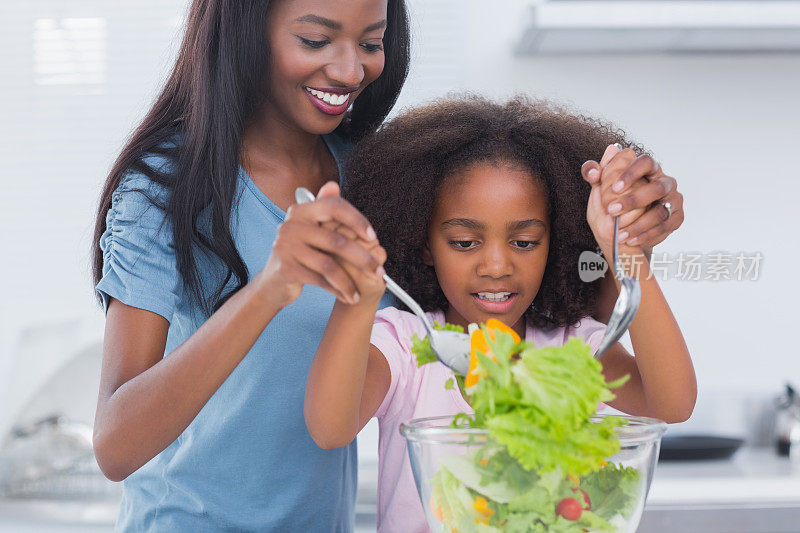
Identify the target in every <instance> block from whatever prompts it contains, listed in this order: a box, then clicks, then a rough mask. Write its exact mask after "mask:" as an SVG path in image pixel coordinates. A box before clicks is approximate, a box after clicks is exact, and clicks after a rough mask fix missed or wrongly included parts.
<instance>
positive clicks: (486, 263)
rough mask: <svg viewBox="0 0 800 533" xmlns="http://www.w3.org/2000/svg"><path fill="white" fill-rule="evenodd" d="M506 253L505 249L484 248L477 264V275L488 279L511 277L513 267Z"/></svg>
mask: <svg viewBox="0 0 800 533" xmlns="http://www.w3.org/2000/svg"><path fill="white" fill-rule="evenodd" d="M508 252H509V251H508V250H507V249H505V247H501V246H488V245H487V246H485V247H484V249H483V254H482V255H481V257H480V260H479V262H478V268H477V274H478V275H479V276H487V277H490V278H502V277H504V276H509V275H511V273H512V272H513V271H514V265H513V263H512V261H511V258H510V257H509V253H508Z"/></svg>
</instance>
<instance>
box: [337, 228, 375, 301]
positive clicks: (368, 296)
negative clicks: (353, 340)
mask: <svg viewBox="0 0 800 533" xmlns="http://www.w3.org/2000/svg"><path fill="white" fill-rule="evenodd" d="M323 227H326V228H328V229H331V230H334V231H338V232H339V233H341V234H342V235H344V236H345V237H347V238H348V239H350V240H351V241H353V242H356V243H358V244H359V245H360V246H363V247H364V249H365V250H367V251H368V252H369V253H370V254H371V255H372V257H373V258H374V259H375V260H376V261H377V262H378V263H379V264H380V265H381V266H379V267H378V270H377V271H376V272H374V273H364V272H362V271H361V270H359V269H358V267H356V265H353V264H352V263H350V262H348V261H346V260H344V259H342V258H338V259H337V261H338V262H339V264H340V265H341V266H342V268H344V270H345V272H347V274H348V275H349V276H350V277H351V278H352V280H353V281H354V282H355V284H356V289H357V290H358V294H359V295H360V296H361V298H360V300H359V301H358V302H357V303H355V304H351V305H359V306H364V307H368V308H371V309H376V308H377V305H378V302H379V301H380V299H381V297H382V296H383V293H384V292H386V283H385V282H384V281H383V274H384V270H383V263H385V262H386V250H384V249H383V247H382V246H381V245H380V244H379V243H378V241H377V240H375V241H370V242H366V241H364V240H363V239H359V238H358V235H356V233H355V232H354V231H353V230H352V229H350V228H348V227H347V226H344V225H342V224H340V223H338V222H336V221H330V222H326V223H324V224H323Z"/></svg>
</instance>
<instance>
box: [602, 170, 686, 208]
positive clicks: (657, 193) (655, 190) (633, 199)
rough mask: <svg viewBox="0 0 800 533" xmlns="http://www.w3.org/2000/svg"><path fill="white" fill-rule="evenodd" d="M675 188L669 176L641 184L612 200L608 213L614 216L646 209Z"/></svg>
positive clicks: (675, 184)
mask: <svg viewBox="0 0 800 533" xmlns="http://www.w3.org/2000/svg"><path fill="white" fill-rule="evenodd" d="M676 188H677V182H676V181H675V178H671V177H669V176H662V177H660V178H658V179H657V180H655V181H653V182H650V183H644V182H642V185H641V186H638V187H635V188H633V189H631V190H630V192H629V193H628V194H625V195H623V196H621V197H618V198H616V199H615V200H613V201H612V202H611V203H610V204H609V205H608V212H609V214H611V215H615V216H616V215H620V214H622V213H627V212H629V211H633V210H635V209H640V208H646V207H648V206H650V204H652V203H653V202H657V201H659V200H661V199H662V198H665V197H666V196H667V195H668V194H669V193H671V192H672V191H674V190H675V189H676Z"/></svg>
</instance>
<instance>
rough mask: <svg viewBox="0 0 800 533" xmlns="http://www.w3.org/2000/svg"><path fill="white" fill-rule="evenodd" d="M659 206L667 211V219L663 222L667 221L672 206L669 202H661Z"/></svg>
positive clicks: (670, 214)
mask: <svg viewBox="0 0 800 533" xmlns="http://www.w3.org/2000/svg"><path fill="white" fill-rule="evenodd" d="M661 205H663V206H664V208H665V209H666V210H667V218H665V219H664V220H669V217H671V216H672V204H671V203H670V202H661Z"/></svg>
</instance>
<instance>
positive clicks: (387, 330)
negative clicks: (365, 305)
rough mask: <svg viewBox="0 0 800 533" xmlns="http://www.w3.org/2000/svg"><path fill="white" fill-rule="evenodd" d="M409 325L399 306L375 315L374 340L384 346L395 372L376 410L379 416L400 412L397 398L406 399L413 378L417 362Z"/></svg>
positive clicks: (383, 352)
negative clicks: (413, 352)
mask: <svg viewBox="0 0 800 533" xmlns="http://www.w3.org/2000/svg"><path fill="white" fill-rule="evenodd" d="M406 329H407V328H405V327H404V324H403V317H402V313H401V312H400V311H398V310H397V309H394V308H386V309H382V310H380V311H378V313H377V315H376V316H375V323H374V324H373V326H372V335H371V337H370V344H372V345H373V346H375V347H376V348H377V349H378V350H380V351H381V353H382V354H383V356H384V357H385V358H386V362H387V363H388V365H389V372H390V374H391V381H390V383H389V389H388V390H387V391H386V396H385V397H384V398H383V401H382V402H381V405H380V407H378V410H377V411H376V412H375V416H376V417H377V418H379V419H382V418H384V417H387V416H392V415H393V414H394V413H395V412H397V410H398V408H399V407H400V405H398V404H397V403H396V402H395V399H400V401H401V403H402V399H403V398H404V397H405V395H404V392H405V391H406V389H407V388H408V387H409V386H410V384H411V383H412V381H413V372H414V369H415V368H416V365H415V364H412V359H413V355H411V336H412V335H413V333H410V332H408V331H406ZM404 341H407V342H404Z"/></svg>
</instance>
